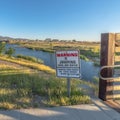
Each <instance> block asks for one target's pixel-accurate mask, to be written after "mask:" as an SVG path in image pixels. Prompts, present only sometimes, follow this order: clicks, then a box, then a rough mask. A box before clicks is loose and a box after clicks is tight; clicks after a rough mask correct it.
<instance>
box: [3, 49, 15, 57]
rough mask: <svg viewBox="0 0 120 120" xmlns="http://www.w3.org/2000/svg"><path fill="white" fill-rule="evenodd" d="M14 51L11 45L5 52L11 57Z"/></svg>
mask: <svg viewBox="0 0 120 120" xmlns="http://www.w3.org/2000/svg"><path fill="white" fill-rule="evenodd" d="M14 53H15V49H14V48H12V47H9V49H8V50H7V51H6V52H5V54H7V55H8V56H9V57H11V56H12V55H13V54H14Z"/></svg>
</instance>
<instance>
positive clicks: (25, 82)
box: [0, 66, 91, 109]
mask: <svg viewBox="0 0 120 120" xmlns="http://www.w3.org/2000/svg"><path fill="white" fill-rule="evenodd" d="M9 67H10V66H9ZM3 69H4V71H6V72H5V73H3V72H2V71H0V109H19V108H29V107H37V106H40V105H39V102H37V103H36V102H34V98H35V96H36V95H37V96H40V97H44V98H46V99H45V100H44V101H43V103H44V104H45V106H61V105H73V104H82V103H90V102H91V101H90V98H89V97H88V96H87V95H84V93H83V92H82V91H81V90H80V88H78V87H77V86H78V84H81V82H80V81H78V80H71V97H70V98H68V97H67V88H66V84H67V83H66V79H60V78H56V77H54V76H49V78H43V77H42V76H40V74H39V73H37V72H35V73H30V71H29V72H23V70H22V69H21V70H19V72H16V70H17V68H11V69H7V67H4V68H3ZM7 71H12V72H11V74H8V73H7Z"/></svg>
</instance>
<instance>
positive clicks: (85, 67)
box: [6, 44, 99, 81]
mask: <svg viewBox="0 0 120 120" xmlns="http://www.w3.org/2000/svg"><path fill="white" fill-rule="evenodd" d="M9 47H12V48H14V49H15V54H14V55H18V54H22V55H26V56H33V57H36V58H38V59H41V60H43V61H44V64H45V65H47V66H50V67H52V68H54V69H55V68H56V60H55V54H54V53H49V52H43V51H36V50H31V49H27V48H24V47H21V46H19V45H12V44H7V45H6V48H9ZM80 64H81V75H82V79H84V80H87V81H91V80H93V78H94V77H97V76H98V72H99V67H96V66H94V63H93V62H91V61H84V60H80Z"/></svg>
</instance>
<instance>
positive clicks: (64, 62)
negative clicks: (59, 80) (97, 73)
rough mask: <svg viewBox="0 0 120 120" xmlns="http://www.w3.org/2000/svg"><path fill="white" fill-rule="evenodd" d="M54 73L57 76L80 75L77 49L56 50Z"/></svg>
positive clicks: (72, 76)
mask: <svg viewBox="0 0 120 120" xmlns="http://www.w3.org/2000/svg"><path fill="white" fill-rule="evenodd" d="M56 63H57V64H56V73H57V76H58V77H67V78H68V77H70V78H76V77H77V78H78V77H80V59H79V51H78V50H70V51H56Z"/></svg>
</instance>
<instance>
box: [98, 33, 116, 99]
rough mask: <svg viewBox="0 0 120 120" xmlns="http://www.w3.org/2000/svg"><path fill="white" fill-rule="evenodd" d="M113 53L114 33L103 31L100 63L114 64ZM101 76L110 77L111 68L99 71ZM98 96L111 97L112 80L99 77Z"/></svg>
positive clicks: (102, 97)
mask: <svg viewBox="0 0 120 120" xmlns="http://www.w3.org/2000/svg"><path fill="white" fill-rule="evenodd" d="M114 54H115V34H113V33H103V34H101V53H100V65H101V67H102V66H106V65H107V66H111V65H114ZM101 75H102V76H103V77H106V78H107V77H112V76H113V69H112V68H106V69H104V70H102V71H101ZM99 98H100V99H102V100H109V99H113V80H103V79H99Z"/></svg>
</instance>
